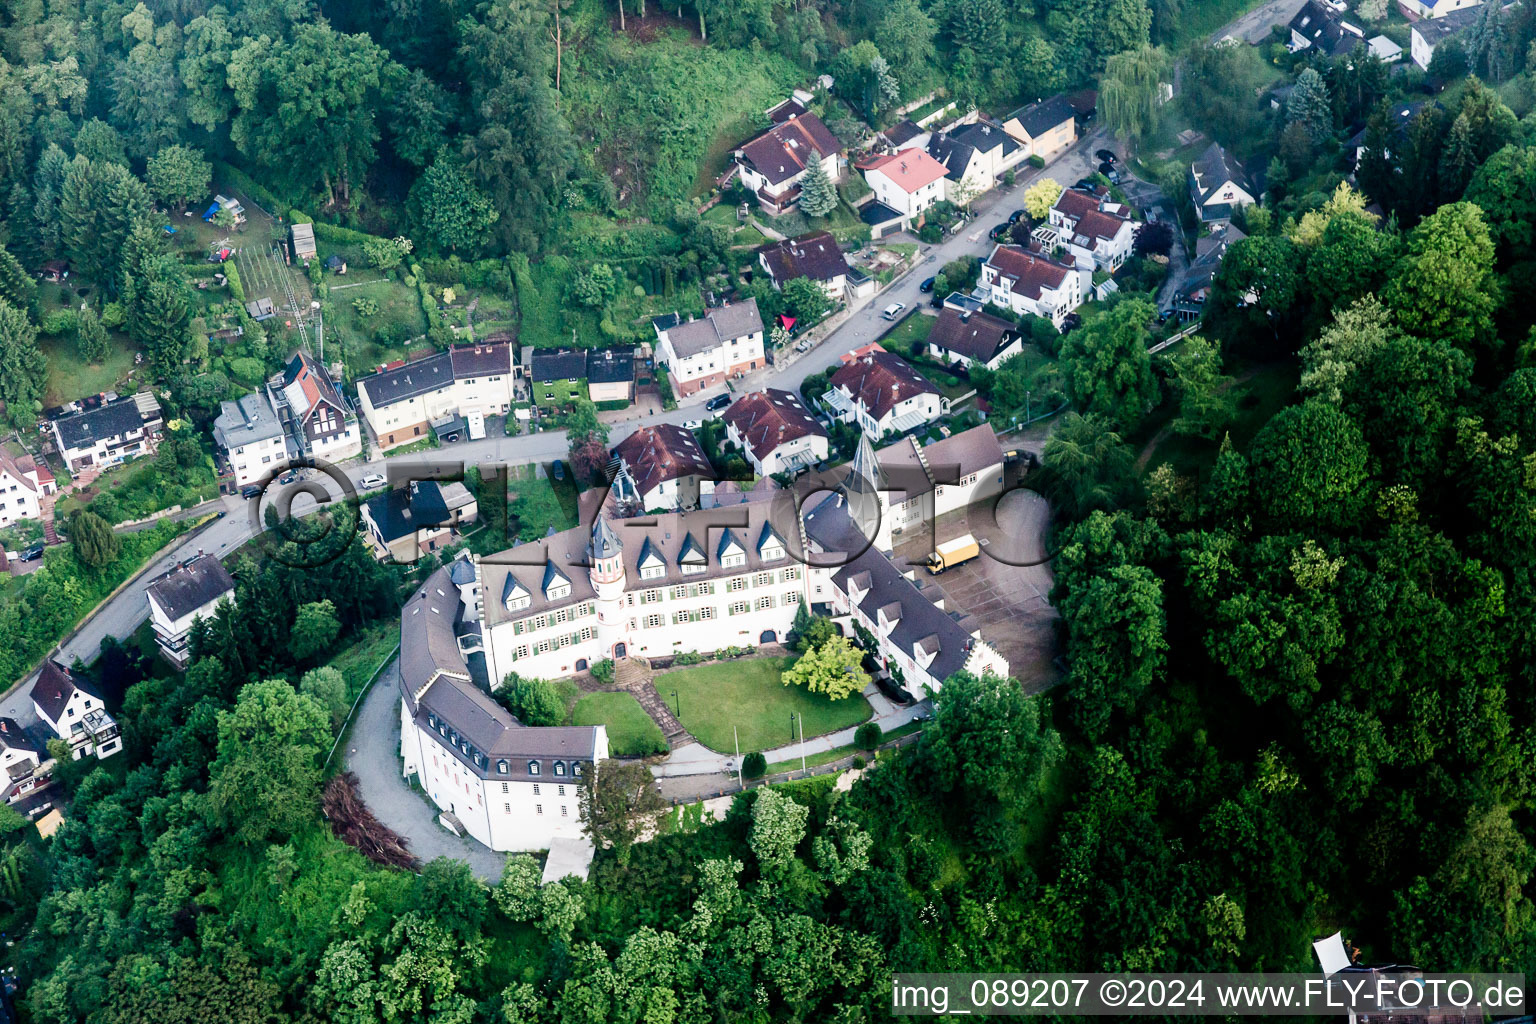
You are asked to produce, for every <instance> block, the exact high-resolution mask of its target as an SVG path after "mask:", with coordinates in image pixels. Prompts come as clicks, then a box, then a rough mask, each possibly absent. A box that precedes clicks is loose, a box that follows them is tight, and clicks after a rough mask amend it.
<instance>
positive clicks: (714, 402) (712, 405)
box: [704, 395, 731, 412]
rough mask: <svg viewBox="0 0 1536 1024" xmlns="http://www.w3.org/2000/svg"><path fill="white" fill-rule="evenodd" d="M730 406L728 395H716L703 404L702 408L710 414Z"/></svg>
mask: <svg viewBox="0 0 1536 1024" xmlns="http://www.w3.org/2000/svg"><path fill="white" fill-rule="evenodd" d="M730 404H731V396H730V395H716V396H715V397H714V398H711V399H710V400H709V401H707V402H705V403H704V408H705V409H707V410H709V411H710V412H719V411H720V410H721V409H724V408H725V407H726V406H728V405H730Z"/></svg>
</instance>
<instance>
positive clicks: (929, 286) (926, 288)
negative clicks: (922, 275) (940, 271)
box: [917, 277, 934, 292]
mask: <svg viewBox="0 0 1536 1024" xmlns="http://www.w3.org/2000/svg"><path fill="white" fill-rule="evenodd" d="M933 282H934V278H931V277H930V278H927V279H926V280H924V281H923V283H922V284H920V285H918V286H917V290H918V291H920V292H931V291H933Z"/></svg>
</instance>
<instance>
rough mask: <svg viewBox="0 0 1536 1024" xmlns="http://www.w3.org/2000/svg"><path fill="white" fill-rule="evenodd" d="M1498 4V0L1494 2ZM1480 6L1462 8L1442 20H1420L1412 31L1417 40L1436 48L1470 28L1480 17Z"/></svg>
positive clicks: (1414, 24)
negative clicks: (1415, 34)
mask: <svg viewBox="0 0 1536 1024" xmlns="http://www.w3.org/2000/svg"><path fill="white" fill-rule="evenodd" d="M1494 2H1498V0H1494ZM1482 13H1483V12H1482V6H1481V5H1478V6H1477V7H1463V8H1462V9H1461V10H1459V11H1452V12H1451V13H1449V14H1447V15H1445V17H1443V18H1429V19H1421V20H1419V21H1416V22H1414V23H1413V31H1414V32H1415V33H1417V34H1418V36H1419V38H1420V39H1422V40H1424V42H1426V43H1428V44H1429V46H1430V48H1431V49H1433V48H1434V47H1436V46H1438V45H1439V44H1440V43H1443V42H1445V41H1446V40H1447V39H1449V38H1451V37H1452V36H1454V35H1459V34H1460V33H1462V32H1464V31H1466V30H1467V29H1469V28H1471V27H1472V25H1473V24H1474V23H1475V22H1476V21H1477V19H1478V18H1479V17H1481V16H1482Z"/></svg>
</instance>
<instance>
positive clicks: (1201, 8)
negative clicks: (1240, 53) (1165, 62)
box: [1168, 0, 1262, 50]
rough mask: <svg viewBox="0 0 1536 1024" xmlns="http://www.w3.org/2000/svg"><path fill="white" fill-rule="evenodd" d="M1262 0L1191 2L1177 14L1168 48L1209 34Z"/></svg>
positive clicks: (1177, 46)
mask: <svg viewBox="0 0 1536 1024" xmlns="http://www.w3.org/2000/svg"><path fill="white" fill-rule="evenodd" d="M1261 2H1262V0H1201V2H1200V3H1198V4H1192V5H1191V6H1189V7H1187V8H1185V9H1184V12H1183V13H1182V14H1180V15H1179V18H1178V21H1177V24H1176V25H1175V26H1174V29H1173V38H1172V39H1170V40H1169V41H1168V49H1169V50H1178V49H1179V48H1180V47H1181V46H1183V44H1185V43H1187V42H1189V41H1190V40H1191V39H1199V38H1202V37H1204V36H1208V35H1210V34H1211V33H1212V32H1215V31H1216V30H1217V29H1219V28H1221V26H1223V25H1225V24H1226V23H1227V22H1229V21H1231V20H1233V19H1234V18H1240V17H1242V16H1243V15H1244V14H1246V13H1248V12H1249V11H1251V10H1253V9H1254V8H1255V7H1258V6H1259V4H1260V3H1261Z"/></svg>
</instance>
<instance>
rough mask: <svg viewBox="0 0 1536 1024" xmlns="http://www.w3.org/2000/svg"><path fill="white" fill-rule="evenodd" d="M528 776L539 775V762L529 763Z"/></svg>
mask: <svg viewBox="0 0 1536 1024" xmlns="http://www.w3.org/2000/svg"><path fill="white" fill-rule="evenodd" d="M528 774H529V775H537V774H539V762H537V761H529V762H528Z"/></svg>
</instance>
